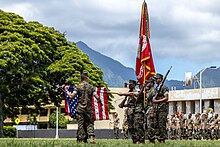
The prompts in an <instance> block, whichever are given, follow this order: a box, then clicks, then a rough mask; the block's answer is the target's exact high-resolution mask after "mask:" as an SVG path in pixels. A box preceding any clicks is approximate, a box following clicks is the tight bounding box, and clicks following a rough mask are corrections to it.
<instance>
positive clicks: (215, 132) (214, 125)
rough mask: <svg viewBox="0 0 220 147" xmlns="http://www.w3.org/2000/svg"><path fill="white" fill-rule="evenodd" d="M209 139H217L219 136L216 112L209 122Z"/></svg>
mask: <svg viewBox="0 0 220 147" xmlns="http://www.w3.org/2000/svg"><path fill="white" fill-rule="evenodd" d="M210 128H211V139H218V138H219V133H218V131H219V119H218V114H215V116H214V118H213V120H212V122H211V126H210Z"/></svg>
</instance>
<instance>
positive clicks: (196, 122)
mask: <svg viewBox="0 0 220 147" xmlns="http://www.w3.org/2000/svg"><path fill="white" fill-rule="evenodd" d="M201 123H202V120H201V118H200V113H197V114H196V118H195V120H194V126H195V128H194V131H195V135H194V138H195V139H196V140H201V138H202V128H201Z"/></svg>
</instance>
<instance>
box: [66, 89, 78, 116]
mask: <svg viewBox="0 0 220 147" xmlns="http://www.w3.org/2000/svg"><path fill="white" fill-rule="evenodd" d="M73 89H74V86H69V89H68V91H69V92H71V93H72V92H73ZM64 95H65V110H66V113H67V114H68V115H69V116H71V117H72V118H76V107H77V104H78V95H76V96H75V97H74V98H70V97H69V96H68V94H67V93H66V92H64Z"/></svg>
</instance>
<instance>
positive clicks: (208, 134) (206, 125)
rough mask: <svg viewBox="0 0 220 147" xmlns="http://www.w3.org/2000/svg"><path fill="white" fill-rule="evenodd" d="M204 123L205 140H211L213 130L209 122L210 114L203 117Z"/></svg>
mask: <svg viewBox="0 0 220 147" xmlns="http://www.w3.org/2000/svg"><path fill="white" fill-rule="evenodd" d="M202 123H203V128H204V139H207V140H208V139H210V138H211V129H210V123H209V120H208V114H203V115H202Z"/></svg>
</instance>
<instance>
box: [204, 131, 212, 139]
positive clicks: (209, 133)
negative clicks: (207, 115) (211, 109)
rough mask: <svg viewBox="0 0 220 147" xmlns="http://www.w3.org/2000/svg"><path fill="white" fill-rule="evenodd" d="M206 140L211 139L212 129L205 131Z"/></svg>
mask: <svg viewBox="0 0 220 147" xmlns="http://www.w3.org/2000/svg"><path fill="white" fill-rule="evenodd" d="M204 133H205V134H204V139H207V140H208V139H211V130H210V129H205V130H204Z"/></svg>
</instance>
